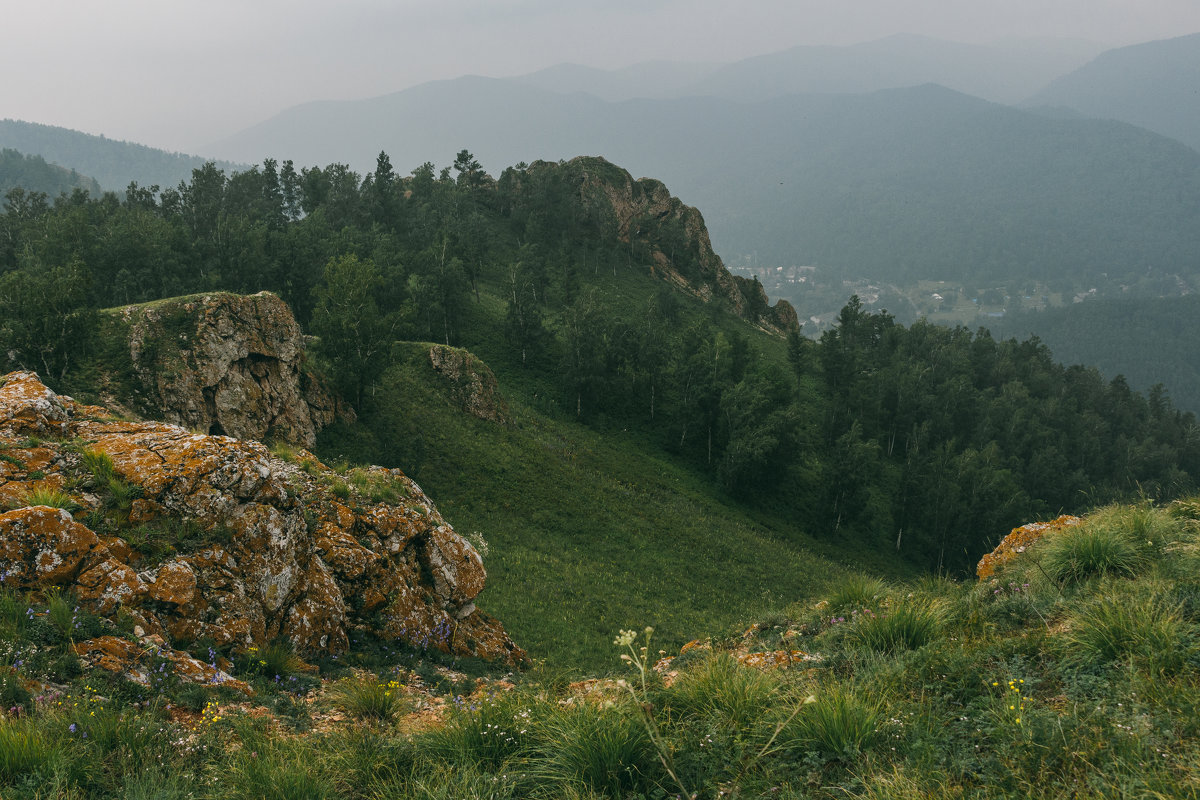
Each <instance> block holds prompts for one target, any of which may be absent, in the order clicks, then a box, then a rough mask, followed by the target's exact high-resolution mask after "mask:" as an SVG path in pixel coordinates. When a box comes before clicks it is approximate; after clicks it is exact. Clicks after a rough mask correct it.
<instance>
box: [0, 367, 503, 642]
mask: <svg viewBox="0 0 1200 800" xmlns="http://www.w3.org/2000/svg"><path fill="white" fill-rule="evenodd" d="M284 455H285V456H286V457H285V458H279V457H275V456H273V455H272V453H271V452H270V451H268V450H267V448H266V447H264V446H263V445H262V444H259V443H257V442H250V441H240V440H238V439H234V438H232V437H229V436H210V435H206V434H200V433H194V432H191V431H189V430H187V429H185V428H182V427H180V426H178V425H172V424H163V423H150V422H127V421H123V420H120V419H117V418H114V417H113V416H111V415H110V414H109V412H107V411H106V410H105V409H103V408H99V407H95V406H85V405H82V404H79V403H76V402H75V401H73V400H72V399H71V398H69V397H64V396H59V395H56V394H55V393H53V392H52V391H50V390H49V389H47V388H46V387H45V386H43V385H42V384H41V383H40V382H39V380H38V378H37V376H36V375H34V374H33V373H28V372H14V373H10V374H8V375H6V376H4V377H3V378H0V498H6V499H7V500H8V505H9V506H15V508H13V510H9V511H7V512H5V513H0V571H2V572H3V576H4V580H5V585H6V586H9V587H14V588H16V589H19V590H31V591H45V590H47V589H50V588H51V587H60V588H62V589H65V590H69V591H72V592H74V593H75V594H76V596H77V597H78V599H79V601H80V602H81V603H83V604H85V605H86V606H87V607H88V608H90V609H92V610H93V611H95V612H96V613H99V614H101V615H105V616H109V617H114V618H116V617H124V619H125V622H126V623H127V624H131V625H134V626H136V627H135V628H134V630H135V631H137V632H139V633H140V635H142V636H143V637H148V638H149V637H162V639H165V640H167V641H175V642H179V641H195V640H199V639H202V638H210V639H212V640H213V641H215V642H217V643H218V644H223V645H224V644H228V645H233V646H234V647H235V648H236V647H249V646H252V645H261V644H263V643H265V642H268V641H270V640H271V639H273V638H274V637H277V636H284V637H287V638H289V639H290V640H291V641H292V643H293V644H294V645H295V647H296V649H297V650H298V651H299V652H301V653H338V652H341V651H344V650H346V649H347V648H348V646H349V634H350V632H351V631H352V630H362V631H366V632H369V633H371V634H374V635H377V636H381V637H385V638H389V639H394V640H401V641H404V642H407V643H408V644H410V645H412V646H415V647H420V648H436V649H437V650H441V651H444V652H448V653H456V654H470V655H475V656H479V657H483V658H489V659H500V660H506V661H520V660H523V659H524V654H523V653H522V652H521V650H520V649H519V648H517V647H516V645H514V644H513V643H512V641H511V640H510V639H509V638H508V636H507V635H506V634H505V632H504V629H503V627H502V626H501V625H500V623H499V622H497V621H496V620H494V619H492V618H491V617H488V616H487V615H486V614H484V613H483V612H481V611H479V610H478V609H477V608H476V607H475V604H474V600H475V597H476V596H477V595H478V594H479V592H480V590H482V589H483V586H484V580H485V577H486V574H485V572H484V569H483V563H482V560H481V559H480V556H479V554H478V553H477V552H476V551H475V549H474V548H473V547H472V546H471V545H470V544H469V543H468V542H467V541H465V540H464V539H462V538H460V537H459V536H458V535H457V534H455V533H454V531H453V530H451V528H450V526H449V525H447V524H446V522H445V521H444V520H443V519H442V517H441V516H440V515H439V514H438V512H437V509H436V508H434V506H433V503H431V502H430V500H429V498H427V497H426V496H425V495H424V493H423V492H422V491H421V489H420V487H418V486H417V485H416V484H415V483H414V482H413V481H411V480H409V479H408V478H407V477H406V476H405V475H404V474H403V473H402V472H400V471H399V470H388V469H383V468H380V467H369V468H365V469H359V470H353V471H351V472H349V473H345V474H339V473H336V472H334V471H332V470H330V469H328V468H327V467H325V466H324V465H322V464H321V463H320V462H319V461H317V459H316V458H315V457H314V456H312V455H311V454H310V453H308V452H307V451H304V450H296V451H288V452H286V453H284ZM53 492H58V493H59V495H58V497H56V498H54V499H53V505H54V506H67V507H68V508H71V509H72V510H70V511H68V510H66V509H65V508H61V507H51V506H50V505H38V504H37V503H38V502H39V500H40V501H42V502H46V501H47V499H48V497H47V496H48V495H50V494H51V493H53ZM67 498H69V502H68V501H67ZM156 640H157V639H156ZM157 641H161V640H157Z"/></svg>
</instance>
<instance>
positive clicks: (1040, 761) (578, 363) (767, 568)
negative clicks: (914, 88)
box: [0, 150, 1200, 798]
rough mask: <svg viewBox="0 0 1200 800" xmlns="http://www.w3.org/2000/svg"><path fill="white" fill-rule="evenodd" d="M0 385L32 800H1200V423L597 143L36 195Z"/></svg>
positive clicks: (5, 218)
mask: <svg viewBox="0 0 1200 800" xmlns="http://www.w3.org/2000/svg"><path fill="white" fill-rule="evenodd" d="M0 375H4V377H3V378H2V379H0V504H3V505H2V506H0V559H4V563H3V565H0V566H3V569H4V572H3V574H2V575H0V577H3V582H2V583H0V630H3V632H4V633H3V637H2V640H3V641H2V643H0V692H2V693H3V695H4V697H3V698H0V706H2V707H3V708H4V709H6V710H5V711H4V712H3V719H2V720H0V797H4V798H8V797H10V796H11V797H20V798H24V797H30V798H33V797H91V796H96V797H130V798H132V797H181V798H182V797H189V796H192V797H247V798H249V797H280V798H290V797H296V798H305V797H327V796H328V797H335V796H336V797H363V798H368V797H370V798H382V797H444V798H460V797H547V798H552V797H554V798H557V797H576V798H592V797H644V798H666V797H677V796H678V797H686V796H695V797H721V796H723V797H730V796H736V797H845V796H851V797H910V796H911V797H925V796H963V797H1002V796H1012V797H1022V796H1041V797H1063V796H1078V797H1089V796H1097V797H1101V796H1104V797H1107V796H1128V797H1186V796H1192V795H1194V794H1196V793H1197V792H1198V790H1200V776H1198V774H1197V772H1196V765H1197V763H1200V762H1198V759H1200V749H1198V747H1197V740H1196V730H1195V728H1196V720H1197V719H1200V717H1198V716H1197V714H1196V705H1195V704H1196V702H1197V700H1198V699H1200V693H1198V692H1197V690H1196V686H1197V680H1196V671H1195V670H1196V665H1197V656H1196V654H1195V652H1194V649H1195V644H1194V640H1195V633H1196V631H1195V624H1196V616H1195V608H1193V606H1194V605H1195V598H1194V597H1193V594H1195V592H1196V588H1195V573H1196V569H1195V568H1196V566H1198V565H1200V564H1198V562H1197V560H1196V558H1197V552H1200V550H1198V549H1197V548H1198V547H1200V545H1198V540H1197V538H1196V537H1197V536H1198V535H1200V529H1198V528H1197V526H1198V525H1200V521H1198V520H1200V512H1197V510H1196V500H1195V499H1194V492H1195V491H1196V476H1197V475H1200V436H1198V435H1197V427H1196V424H1195V419H1194V417H1193V416H1192V415H1191V414H1185V413H1182V412H1180V411H1178V410H1176V409H1175V408H1174V407H1173V406H1172V404H1171V401H1170V399H1169V398H1168V396H1167V394H1166V391H1165V390H1161V389H1156V390H1155V391H1152V392H1150V393H1149V395H1148V396H1143V395H1141V394H1138V393H1136V392H1134V391H1132V390H1131V389H1130V388H1129V386H1128V385H1127V384H1126V383H1125V381H1124V380H1123V379H1120V378H1118V379H1116V380H1113V381H1105V380H1103V379H1102V378H1101V377H1100V374H1099V373H1098V372H1097V371H1096V370H1094V369H1091V368H1086V367H1079V366H1075V367H1064V366H1062V365H1060V364H1057V363H1055V362H1054V361H1053V359H1052V358H1051V356H1050V353H1049V351H1048V350H1047V349H1046V348H1045V347H1044V346H1042V345H1041V343H1040V342H1038V341H1037V340H1036V339H1030V340H1028V341H1024V342H1021V341H1017V340H1013V339H1009V340H997V339H994V338H993V337H992V336H991V335H990V334H988V333H987V332H986V331H983V330H981V331H978V332H971V331H969V330H967V329H965V328H961V327H960V328H953V329H952V328H946V327H940V326H937V325H933V324H930V323H926V322H919V323H916V324H914V325H912V326H908V327H905V326H903V325H900V324H898V323H897V322H896V321H895V320H894V319H893V318H892V317H891V316H890V315H888V314H887V313H886V312H883V313H872V312H869V311H867V310H865V309H864V307H863V306H862V304H861V303H860V302H859V301H858V299H857V298H855V299H852V300H851V301H850V303H849V304H847V305H846V306H845V308H844V309H843V310H842V312H841V315H840V316H839V319H838V322H837V325H836V326H834V328H833V329H832V330H830V331H828V332H826V333H824V334H823V335H822V336H821V338H820V339H819V340H815V341H814V340H810V339H806V338H804V337H803V336H801V334H800V327H799V324H798V321H797V319H796V315H795V313H794V311H793V310H792V309H791V307H790V306H788V305H787V304H786V303H779V304H776V305H775V306H771V305H769V303H768V301H767V296H766V293H765V292H764V291H763V289H762V287H761V286H760V285H759V284H758V283H757V281H747V280H744V279H741V278H735V277H733V276H731V275H730V274H729V273H728V272H727V271H726V270H725V268H724V266H723V264H722V263H721V261H720V259H719V258H718V257H717V256H716V255H715V254H714V253H713V251H712V248H711V246H710V243H709V239H708V233H707V231H706V229H705V226H704V221H703V219H702V218H701V216H700V213H699V212H698V211H697V210H696V209H693V208H689V207H687V206H685V205H684V204H683V203H681V202H680V201H679V200H678V199H676V198H674V197H672V196H671V194H670V192H669V191H668V190H667V188H666V187H665V186H663V184H661V183H659V182H658V181H654V180H651V179H640V180H635V179H634V178H633V177H632V176H630V175H629V174H628V173H627V172H625V171H624V170H622V169H621V168H619V167H617V166H614V165H612V164H610V163H608V162H607V161H605V160H603V159H600V158H578V159H574V160H572V161H569V162H560V163H549V162H536V163H534V164H521V165H518V166H516V167H513V168H510V169H507V170H505V171H504V172H503V173H502V174H501V175H500V176H499V177H496V178H493V177H492V176H490V175H488V174H486V173H485V172H483V170H482V169H480V167H479V165H478V163H477V162H476V161H475V159H474V158H473V157H472V156H471V154H470V153H468V152H467V151H465V150H464V151H462V152H461V153H460V154H459V156H458V158H457V159H456V161H455V163H454V165H453V167H451V168H447V169H443V170H441V171H440V172H439V171H438V170H437V169H436V168H435V167H434V166H433V165H431V164H424V165H422V166H420V167H418V168H417V169H416V170H414V171H413V172H412V173H411V174H410V175H408V176H400V175H398V174H396V172H395V171H394V169H393V167H392V166H391V164H390V162H389V159H388V157H387V156H386V155H385V154H380V156H379V159H378V162H377V165H376V168H375V170H374V171H373V172H371V173H369V174H367V175H358V174H355V173H354V172H352V171H351V170H349V169H348V168H347V167H345V166H344V165H338V164H334V165H330V166H328V167H325V168H316V167H314V168H303V169H300V170H297V169H296V168H295V166H294V165H293V164H292V163H290V162H285V163H284V164H278V163H276V162H274V161H271V160H268V161H266V162H264V163H263V165H262V166H261V167H256V168H254V169H251V170H248V171H246V172H241V173H235V174H232V175H226V174H225V173H223V172H222V171H221V170H219V169H217V168H216V167H215V166H213V165H211V164H210V165H208V166H206V167H204V168H201V169H197V170H196V171H195V172H194V173H193V176H192V180H191V181H190V182H186V183H182V184H180V185H179V186H178V187H174V188H168V189H165V190H160V188H159V187H148V188H147V187H139V186H136V185H131V186H130V187H129V189H128V190H127V191H126V192H125V194H124V196H123V197H122V196H118V195H115V194H104V195H101V196H99V197H94V196H91V195H89V194H87V193H86V192H84V191H82V190H76V191H74V192H73V193H71V194H62V195H60V196H59V197H58V198H57V199H55V200H53V201H51V200H50V199H49V198H48V197H47V196H46V195H44V194H39V193H36V192H30V191H24V190H20V189H17V190H14V191H11V192H9V193H8V195H7V196H6V199H5V203H4V206H3V214H0ZM1180 498H1183V499H1182V500H1181V499H1180ZM1188 498H1192V499H1188ZM434 503H436V507H435V506H434ZM1068 514H1079V515H1081V516H1082V517H1083V519H1082V521H1079V520H1077V519H1075V518H1073V517H1067V516H1064V515H1068ZM1027 523H1031V524H1030V525H1026V524H1027ZM1020 526H1026V527H1020ZM1013 529H1017V530H1015V531H1014V532H1013V534H1012V536H1011V537H1010V538H1008V539H1006V540H1005V542H1004V544H1001V540H1002V539H1005V536H1006V535H1007V534H1008V533H1009V531H1010V530H1013ZM997 545H1000V547H999V549H998V550H996V551H995V552H992V551H993V550H994V549H995V548H996V547H997ZM985 556H986V557H985ZM981 559H983V560H982V562H981ZM485 570H486V576H485V572H484V571H485ZM977 570H978V574H979V575H982V576H983V577H982V578H977V577H976V576H977ZM485 577H486V588H485V582H484V581H485ZM477 603H478V607H477V605H476V604H477ZM485 611H486V613H485ZM648 628H653V632H652V633H651V632H649V631H648V630H647V629H648ZM509 637H511V638H509ZM614 638H615V642H614ZM526 654H528V657H526ZM622 656H624V657H625V660H624V661H622V660H621V657H622Z"/></svg>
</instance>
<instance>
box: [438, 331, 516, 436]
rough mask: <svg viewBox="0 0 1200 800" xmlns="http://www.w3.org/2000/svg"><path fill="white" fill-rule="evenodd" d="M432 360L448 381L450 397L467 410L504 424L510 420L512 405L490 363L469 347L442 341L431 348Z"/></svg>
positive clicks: (474, 415) (479, 416) (483, 418)
mask: <svg viewBox="0 0 1200 800" xmlns="http://www.w3.org/2000/svg"><path fill="white" fill-rule="evenodd" d="M429 363H430V365H431V366H432V367H433V371H434V372H436V373H437V374H438V375H440V376H441V377H442V378H443V380H444V381H445V382H446V384H447V387H448V389H449V391H448V394H449V397H450V399H451V400H452V401H453V402H454V403H456V404H457V405H458V407H459V408H461V409H462V410H463V411H465V412H466V413H468V414H470V415H471V416H473V417H478V418H479V419H482V420H487V421H489V422H497V423H500V424H502V425H503V424H505V423H506V422H507V421H508V404H507V403H505V402H504V398H502V397H501V396H500V389H499V386H498V385H497V383H496V376H495V374H494V373H493V372H492V370H491V369H490V368H489V367H488V365H487V364H485V363H483V362H482V361H480V360H479V359H478V358H476V357H475V356H474V355H472V354H471V353H469V352H468V351H466V350H462V349H460V348H457V347H447V346H446V345H441V344H435V345H433V346H432V347H430V348H429Z"/></svg>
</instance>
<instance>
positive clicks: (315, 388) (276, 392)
mask: <svg viewBox="0 0 1200 800" xmlns="http://www.w3.org/2000/svg"><path fill="white" fill-rule="evenodd" d="M108 314H109V317H108V322H109V323H110V324H111V325H113V326H115V327H116V328H117V332H116V333H113V334H112V335H115V336H120V337H122V338H124V339H126V340H127V341H128V348H129V356H130V360H131V363H132V371H133V375H134V377H135V378H136V381H135V382H134V383H135V384H136V385H135V386H134V387H133V388H132V391H133V394H134V396H133V397H131V398H128V400H129V401H131V402H132V404H133V405H134V407H135V408H136V409H137V411H138V412H139V413H140V414H141V415H143V416H152V417H156V418H160V419H164V420H166V421H168V422H174V423H176V424H179V425H182V426H183V427H185V428H189V429H191V430H199V431H204V432H206V433H214V434H226V435H229V436H233V437H235V438H238V439H256V440H263V439H268V438H270V439H274V440H281V441H287V442H292V443H295V444H299V445H301V446H303V447H312V446H313V443H314V442H315V441H316V435H317V431H319V430H320V429H321V428H322V427H324V426H325V425H328V424H329V423H331V422H333V420H334V419H335V418H337V417H338V416H339V415H342V416H349V415H351V414H352V412H351V411H350V410H349V409H348V408H347V407H345V406H344V404H339V403H338V401H337V400H336V398H335V397H334V396H333V395H332V394H331V393H329V392H328V391H326V390H325V389H324V388H323V387H322V386H321V385H320V384H319V383H318V382H317V381H316V380H315V379H314V378H313V377H312V376H311V375H309V374H307V373H306V372H305V371H304V339H303V336H302V335H301V333H300V326H299V325H298V324H297V323H296V319H295V317H293V316H292V312H291V310H290V309H289V308H288V307H287V304H286V303H284V302H283V301H282V300H280V299H279V298H278V297H276V296H275V295H273V294H271V293H270V292H260V293H258V294H256V295H249V296H243V295H235V294H228V293H224V292H216V293H213V294H205V295H193V296H190V297H181V298H173V299H170V300H160V301H156V302H154V303H145V304H142V305H136V306H125V307H123V308H119V309H115V310H113V311H111V312H108ZM120 399H121V400H122V401H125V400H126V399H127V398H120Z"/></svg>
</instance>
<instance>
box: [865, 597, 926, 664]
mask: <svg viewBox="0 0 1200 800" xmlns="http://www.w3.org/2000/svg"><path fill="white" fill-rule="evenodd" d="M944 622H945V611H944V610H943V607H942V606H941V605H938V604H936V603H932V602H910V603H905V604H903V605H898V606H896V607H894V608H892V609H890V610H889V611H887V612H886V613H881V614H866V615H862V616H860V617H859V619H858V622H856V623H855V625H854V638H855V639H857V640H858V642H859V643H860V644H863V645H865V646H866V647H869V648H870V649H872V650H876V651H878V652H881V653H894V652H896V651H898V650H916V649H917V648H919V647H923V646H924V645H926V644H928V643H929V642H931V641H933V640H934V639H935V638H937V637H938V635H940V633H941V630H942V627H943V624H944Z"/></svg>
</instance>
